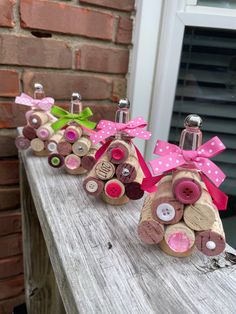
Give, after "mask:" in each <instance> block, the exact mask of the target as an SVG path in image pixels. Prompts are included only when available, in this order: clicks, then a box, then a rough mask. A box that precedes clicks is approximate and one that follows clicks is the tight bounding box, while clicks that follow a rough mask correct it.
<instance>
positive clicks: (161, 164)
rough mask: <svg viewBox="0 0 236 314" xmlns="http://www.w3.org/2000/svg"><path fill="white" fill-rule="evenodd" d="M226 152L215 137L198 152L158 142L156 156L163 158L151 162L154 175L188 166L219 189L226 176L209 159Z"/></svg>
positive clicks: (155, 150)
mask: <svg viewBox="0 0 236 314" xmlns="http://www.w3.org/2000/svg"><path fill="white" fill-rule="evenodd" d="M223 150H225V146H224V144H223V143H222V142H221V140H220V139H219V138H218V137H217V136H215V137H213V138H212V139H211V140H209V141H208V142H206V143H205V144H203V145H201V146H200V147H199V148H198V149H197V150H195V151H190V150H182V149H181V148H179V147H178V146H176V145H173V144H170V143H167V142H164V141H157V143H156V147H155V149H154V154H156V155H160V156H163V157H160V158H157V159H154V160H152V161H150V162H149V163H150V165H151V167H152V170H153V172H154V174H156V175H157V174H160V173H163V172H166V171H170V170H172V169H175V168H177V167H180V166H183V165H185V166H186V165H187V166H191V168H194V169H198V170H200V171H201V172H202V173H204V174H205V175H206V176H207V177H208V178H209V179H210V180H211V181H212V182H213V183H214V184H215V185H216V186H217V187H218V186H220V184H221V183H222V182H223V181H224V179H225V174H224V173H223V171H221V170H220V168H219V167H217V166H216V164H214V163H213V162H212V161H211V160H210V159H208V158H209V157H213V156H215V155H217V154H219V153H220V152H222V151H223Z"/></svg>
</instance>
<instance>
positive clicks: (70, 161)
mask: <svg viewBox="0 0 236 314" xmlns="http://www.w3.org/2000/svg"><path fill="white" fill-rule="evenodd" d="M65 165H66V167H67V168H68V169H71V170H75V169H78V168H79V166H80V159H79V158H78V157H77V156H73V155H72V156H71V155H69V156H67V157H66V159H65Z"/></svg>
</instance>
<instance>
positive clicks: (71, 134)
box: [65, 129, 78, 142]
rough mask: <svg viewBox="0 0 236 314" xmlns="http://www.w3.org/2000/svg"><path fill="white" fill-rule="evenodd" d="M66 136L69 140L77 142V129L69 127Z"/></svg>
mask: <svg viewBox="0 0 236 314" xmlns="http://www.w3.org/2000/svg"><path fill="white" fill-rule="evenodd" d="M65 138H66V139H67V140H68V141H69V142H75V141H76V140H77V138H78V133H77V132H76V131H75V130H72V129H69V130H68V131H65Z"/></svg>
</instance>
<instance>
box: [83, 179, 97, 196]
mask: <svg viewBox="0 0 236 314" xmlns="http://www.w3.org/2000/svg"><path fill="white" fill-rule="evenodd" d="M97 189H98V184H97V182H96V181H93V180H91V181H88V182H87V183H86V190H87V191H88V192H90V193H94V192H96V191H97Z"/></svg>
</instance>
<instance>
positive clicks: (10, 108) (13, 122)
mask: <svg viewBox="0 0 236 314" xmlns="http://www.w3.org/2000/svg"><path fill="white" fill-rule="evenodd" d="M28 110H29V107H26V106H21V105H18V104H15V103H14V102H1V101H0V128H16V127H18V126H24V125H25V124H26V119H25V113H26V111H28Z"/></svg>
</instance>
